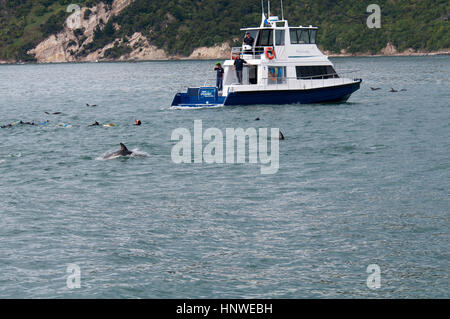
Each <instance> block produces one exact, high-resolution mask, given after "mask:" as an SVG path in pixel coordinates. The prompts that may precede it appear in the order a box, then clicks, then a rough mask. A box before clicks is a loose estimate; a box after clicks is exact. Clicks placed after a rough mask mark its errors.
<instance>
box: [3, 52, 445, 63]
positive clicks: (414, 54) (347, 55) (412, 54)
mask: <svg viewBox="0 0 450 319" xmlns="http://www.w3.org/2000/svg"><path fill="white" fill-rule="evenodd" d="M324 54H325V55H326V56H327V57H329V58H354V57H361V58H374V57H417V56H426V57H434V56H446V55H450V50H442V51H432V52H402V53H395V54H382V53H381V54H361V53H355V54H351V53H331V52H326V51H325V52H324ZM227 58H228V57H223V56H222V57H216V58H210V59H192V58H189V57H169V58H167V59H143V60H140V59H128V60H121V59H114V60H109V59H104V60H99V61H64V62H23V61H5V60H0V65H27V64H66V63H72V64H76V63H121V62H125V63H137V62H169V61H202V60H203V61H210V60H223V59H227Z"/></svg>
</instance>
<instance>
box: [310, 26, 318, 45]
mask: <svg viewBox="0 0 450 319" xmlns="http://www.w3.org/2000/svg"><path fill="white" fill-rule="evenodd" d="M316 35H317V30H313V29H311V30H309V43H312V44H315V43H316Z"/></svg>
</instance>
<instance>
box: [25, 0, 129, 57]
mask: <svg viewBox="0 0 450 319" xmlns="http://www.w3.org/2000/svg"><path fill="white" fill-rule="evenodd" d="M131 2H133V0H115V1H114V2H113V4H112V6H111V7H108V6H107V5H105V4H104V3H103V2H101V3H100V4H98V5H97V6H95V7H93V8H91V9H88V8H81V10H80V11H75V12H74V13H73V14H72V15H70V16H69V17H68V18H67V20H66V23H65V25H64V30H63V31H61V32H59V33H58V34H56V35H51V36H50V37H49V38H47V39H45V40H44V41H42V42H41V43H39V44H38V45H37V46H36V47H35V48H34V49H32V50H30V51H29V52H28V53H29V54H32V55H34V56H35V57H36V59H37V61H38V62H39V63H48V62H73V61H95V60H98V59H101V58H102V54H104V52H105V51H106V50H107V49H108V48H111V47H113V46H114V43H113V44H110V45H107V46H106V47H105V48H103V49H102V50H98V51H96V52H93V53H91V54H89V55H88V56H82V55H80V53H81V52H82V50H83V48H85V47H86V45H88V44H89V43H91V42H92V41H93V39H94V31H95V29H96V28H97V26H99V25H102V24H105V23H107V22H108V21H109V19H110V18H111V17H113V16H115V15H117V14H119V13H120V12H121V11H122V10H123V9H125V8H126V7H127V6H128V5H129V4H130V3H131ZM87 10H91V14H90V15H89V17H88V18H87V19H84V15H85V12H86V11H87Z"/></svg>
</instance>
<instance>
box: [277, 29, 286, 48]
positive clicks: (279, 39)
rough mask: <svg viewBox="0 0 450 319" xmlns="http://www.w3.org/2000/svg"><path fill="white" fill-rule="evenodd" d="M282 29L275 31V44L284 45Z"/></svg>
mask: <svg viewBox="0 0 450 319" xmlns="http://www.w3.org/2000/svg"><path fill="white" fill-rule="evenodd" d="M284 38H285V36H284V30H276V31H275V45H284Z"/></svg>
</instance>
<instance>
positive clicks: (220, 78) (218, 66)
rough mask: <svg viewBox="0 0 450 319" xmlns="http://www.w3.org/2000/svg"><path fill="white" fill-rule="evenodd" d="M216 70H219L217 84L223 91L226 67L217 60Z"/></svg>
mask: <svg viewBox="0 0 450 319" xmlns="http://www.w3.org/2000/svg"><path fill="white" fill-rule="evenodd" d="M214 71H216V72H217V80H216V86H217V89H218V90H219V91H222V88H223V74H224V73H225V71H224V69H223V68H222V65H221V64H220V63H219V62H217V63H216V66H215V67H214Z"/></svg>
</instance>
